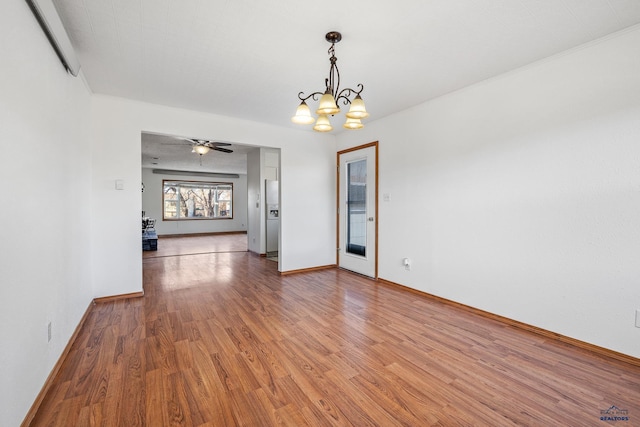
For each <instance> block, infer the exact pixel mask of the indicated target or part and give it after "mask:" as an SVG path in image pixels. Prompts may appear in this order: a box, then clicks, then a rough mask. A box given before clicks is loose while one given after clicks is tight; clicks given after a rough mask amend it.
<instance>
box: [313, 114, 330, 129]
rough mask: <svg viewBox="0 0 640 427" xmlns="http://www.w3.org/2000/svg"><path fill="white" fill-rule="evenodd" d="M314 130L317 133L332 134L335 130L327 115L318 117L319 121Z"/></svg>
mask: <svg viewBox="0 0 640 427" xmlns="http://www.w3.org/2000/svg"><path fill="white" fill-rule="evenodd" d="M313 130H315V131H317V132H331V131H332V130H333V126H331V122H330V121H329V117H327V115H326V114H320V115H319V116H318V120H316V124H315V126H314V127H313Z"/></svg>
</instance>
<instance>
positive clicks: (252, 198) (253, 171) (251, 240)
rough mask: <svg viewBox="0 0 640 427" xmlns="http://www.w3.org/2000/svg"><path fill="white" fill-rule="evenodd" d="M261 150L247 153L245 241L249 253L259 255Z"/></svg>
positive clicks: (260, 234) (260, 230) (257, 149)
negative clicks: (246, 225)
mask: <svg viewBox="0 0 640 427" xmlns="http://www.w3.org/2000/svg"><path fill="white" fill-rule="evenodd" d="M262 167H263V162H262V149H260V148H256V149H253V150H251V151H250V152H249V153H247V211H248V213H247V221H248V229H247V240H248V248H249V250H250V251H251V252H254V253H256V254H260V253H261V252H260V247H261V245H262V240H261V236H262V228H263V226H262V224H263V223H264V221H263V220H262V217H263V216H262V215H261V213H262V212H263V209H260V206H261V205H262V198H263V195H262V187H261V186H260V182H261V181H262Z"/></svg>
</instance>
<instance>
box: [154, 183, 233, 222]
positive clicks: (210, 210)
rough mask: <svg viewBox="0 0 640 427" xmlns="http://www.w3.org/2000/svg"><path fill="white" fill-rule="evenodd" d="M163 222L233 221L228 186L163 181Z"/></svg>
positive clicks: (231, 186) (230, 191)
mask: <svg viewBox="0 0 640 427" xmlns="http://www.w3.org/2000/svg"><path fill="white" fill-rule="evenodd" d="M162 188H163V191H162V203H163V213H162V219H164V220H191V219H232V218H233V184H232V183H230V182H196V181H162Z"/></svg>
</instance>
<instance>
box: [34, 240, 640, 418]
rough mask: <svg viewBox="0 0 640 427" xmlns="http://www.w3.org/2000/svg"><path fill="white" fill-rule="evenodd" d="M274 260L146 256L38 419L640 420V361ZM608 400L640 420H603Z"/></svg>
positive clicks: (100, 312) (91, 321)
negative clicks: (138, 287) (135, 280)
mask: <svg viewBox="0 0 640 427" xmlns="http://www.w3.org/2000/svg"><path fill="white" fill-rule="evenodd" d="M276 268H277V264H276V263H273V262H270V261H267V260H266V259H264V258H260V257H258V256H256V255H253V254H251V253H248V252H227V253H204V254H199V255H183V256H163V257H154V258H145V259H144V288H145V296H144V297H143V298H137V299H131V300H120V301H115V302H108V303H100V304H96V305H95V306H93V308H92V310H91V312H90V315H89V316H88V318H87V321H86V324H85V327H84V328H83V329H82V330H81V332H80V334H79V336H78V339H77V340H76V343H75V345H74V347H73V348H72V350H71V352H70V354H69V356H68V358H67V360H66V362H65V363H64V366H63V367H62V369H61V372H60V374H59V376H58V378H57V379H56V381H55V384H54V386H53V387H52V389H51V390H50V392H49V393H48V395H47V396H46V397H45V399H44V402H43V404H42V406H41V407H40V410H39V412H38V413H37V414H36V417H35V418H34V421H33V423H32V424H31V425H32V426H65V427H68V426H126V427H130V426H152V427H156V426H209V427H212V426H216V427H219V426H275V425H284V426H513V425H520V426H598V425H616V426H639V425H640V367H637V366H633V365H628V364H625V363H624V362H620V361H616V360H608V359H605V358H603V357H601V356H596V355H594V354H591V353H589V352H588V351H586V350H581V349H577V348H574V347H571V346H569V345H566V344H561V343H557V342H553V341H550V340H548V339H545V338H543V337H541V336H538V335H535V334H531V333H529V332H525V331H522V330H518V329H515V328H512V327H509V326H506V325H504V324H501V323H499V322H497V321H495V320H490V319H486V318H482V317H478V316H476V315H474V314H472V313H469V312H466V311H463V310H459V309H457V308H455V307H452V306H448V305H444V304H441V303H438V302H434V301H431V300H429V299H427V298H425V297H423V296H421V295H416V294H414V293H410V292H407V291H406V290H402V289H401V288H397V287H393V286H388V285H384V284H379V283H376V282H374V281H371V280H369V279H366V278H363V277H360V276H357V275H354V274H350V273H348V272H345V271H339V270H323V271H317V272H310V273H301V274H296V275H290V276H280V275H279V274H278V272H277V271H276ZM612 406H615V407H616V408H617V409H613V410H612V411H611V412H614V411H616V410H617V411H618V413H617V416H627V417H629V421H617V422H613V421H612V422H606V421H601V420H600V418H601V417H604V416H606V415H603V414H601V411H606V410H607V409H609V408H611V407H612ZM623 411H626V413H625V412H623ZM609 416H613V414H610V415H609Z"/></svg>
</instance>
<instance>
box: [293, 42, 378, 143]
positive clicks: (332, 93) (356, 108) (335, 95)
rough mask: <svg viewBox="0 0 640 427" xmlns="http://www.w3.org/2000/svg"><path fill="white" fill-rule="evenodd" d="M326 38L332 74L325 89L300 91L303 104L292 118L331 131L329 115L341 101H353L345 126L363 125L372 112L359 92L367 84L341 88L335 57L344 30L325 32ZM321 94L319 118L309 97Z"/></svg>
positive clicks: (350, 102) (299, 96) (336, 112)
mask: <svg viewBox="0 0 640 427" xmlns="http://www.w3.org/2000/svg"><path fill="white" fill-rule="evenodd" d="M325 39H326V40H327V41H328V42H329V43H331V47H330V48H329V50H328V52H327V53H328V54H329V62H331V67H330V68H329V78H327V79H325V80H324V83H325V91H324V92H314V93H312V94H311V95H309V96H304V92H300V93H299V94H298V98H299V99H300V101H302V102H300V105H299V106H298V109H297V110H296V115H295V116H293V117H292V118H291V121H292V122H294V123H297V124H303V125H310V124H312V123H314V122H315V126H313V130H315V131H318V132H329V131H331V130H332V129H333V127H332V126H331V122H329V116H330V115H331V116H333V115H334V114H338V113H339V112H340V107H338V103H339V102H340V101H342V103H343V104H344V105H349V104H351V107H350V108H349V112H348V113H347V114H346V116H347V121H346V122H345V124H344V125H343V127H344V128H346V129H362V128H363V127H364V125H363V124H362V121H361V120H362V119H364V118H367V117H369V113H367V109H366V108H365V106H364V101H363V100H362V98H361V97H360V93H361V92H362V90H363V89H364V86H363V85H362V84H361V83H358V86H357V87H358V90H355V89H351V88H345V89H342V90H340V71H338V66H337V65H336V61H337V60H338V58H336V55H335V44H336V43H338V42H339V41H340V40H342V34H340V33H339V32H337V31H330V32H328V33H327V35H326V36H325ZM353 95H355V97H354V98H353V100H351V99H349V98H350V97H351V96H353ZM318 96H319V97H320V104H319V105H318V109H317V110H316V114H317V115H318V120H316V119H315V118H313V116H312V115H311V110H310V109H309V106H308V105H307V102H306V101H307V100H308V99H309V98H311V99H313V100H314V101H317V100H318V99H317V98H316V97H318Z"/></svg>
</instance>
